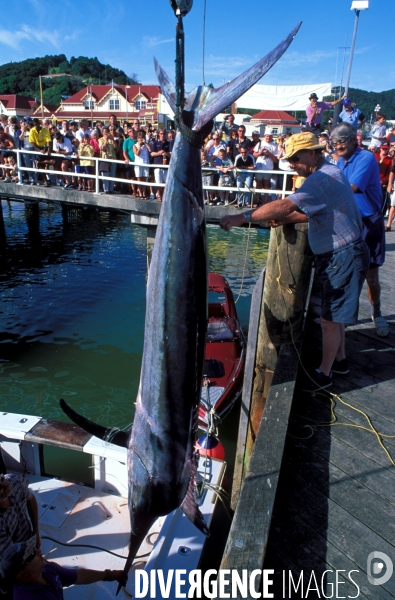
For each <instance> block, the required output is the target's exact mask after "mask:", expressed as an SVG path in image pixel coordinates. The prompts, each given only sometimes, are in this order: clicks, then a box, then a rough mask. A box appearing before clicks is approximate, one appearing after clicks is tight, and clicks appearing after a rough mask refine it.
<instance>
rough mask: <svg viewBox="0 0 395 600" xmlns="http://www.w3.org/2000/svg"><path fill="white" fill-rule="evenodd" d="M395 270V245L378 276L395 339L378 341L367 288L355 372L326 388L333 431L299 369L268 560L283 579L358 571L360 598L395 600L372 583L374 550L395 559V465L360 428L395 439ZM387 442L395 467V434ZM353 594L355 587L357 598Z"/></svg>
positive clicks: (351, 337)
mask: <svg viewBox="0 0 395 600" xmlns="http://www.w3.org/2000/svg"><path fill="white" fill-rule="evenodd" d="M394 239H395V237H394ZM394 268H395V244H391V248H390V250H388V248H387V259H386V263H385V265H384V266H383V267H382V268H381V269H380V280H381V284H382V303H381V306H382V312H383V315H384V316H385V318H386V319H387V320H388V322H389V324H390V333H389V335H388V336H387V337H385V338H379V337H378V336H377V334H376V332H375V328H374V325H373V323H372V320H371V317H370V305H369V302H368V300H367V295H366V289H364V290H363V291H362V294H361V301H360V311H359V321H358V323H357V324H356V325H354V326H352V327H348V328H347V329H346V349H347V352H348V356H349V363H350V368H351V372H350V374H349V375H347V376H343V377H341V376H336V377H334V380H333V386H332V387H331V388H330V390H328V391H330V392H333V393H334V394H336V395H337V396H338V397H337V398H336V397H334V399H335V401H336V406H335V413H336V416H337V419H338V420H337V423H336V425H334V426H328V425H327V424H328V423H329V422H330V421H331V420H332V415H331V411H330V395H329V393H323V394H317V395H316V396H315V397H314V398H313V397H312V396H311V395H310V394H306V393H305V392H303V385H302V383H303V377H304V376H303V373H302V370H301V368H299V375H298V380H297V382H296V385H295V393H294V398H293V405H292V411H291V415H290V420H289V431H288V433H289V435H288V436H287V439H286V445H285V449H284V457H283V464H282V468H281V473H280V477H279V482H278V492H277V495H276V500H275V505H274V508H273V513H272V522H271V528H270V533H269V538H268V540H267V541H266V542H265V544H266V549H267V550H266V553H265V557H264V563H263V566H264V568H270V567H271V566H272V565H274V567H272V568H275V573H276V574H277V578H278V577H280V573H281V572H282V570H284V569H285V570H287V569H291V570H292V572H293V573H296V574H297V573H300V572H302V571H303V570H309V569H311V568H314V565H316V568H317V572H318V573H320V572H323V571H324V570H325V569H335V570H336V569H345V570H346V571H348V570H350V569H352V568H354V569H357V570H358V571H359V573H358V575H357V578H356V579H355V580H356V581H357V583H358V585H359V586H360V594H359V595H358V597H363V598H364V597H366V598H372V599H374V600H376V599H377V600H389V599H390V598H395V576H392V577H391V578H390V579H389V580H388V582H386V583H385V584H383V585H381V586H375V585H372V584H371V583H369V581H368V579H367V559H368V555H369V554H370V552H372V551H374V550H377V551H380V552H384V553H385V554H387V555H388V556H389V557H390V558H391V559H392V561H393V562H395V542H394V540H395V535H394V534H395V467H394V466H393V465H392V464H391V461H390V459H389V458H388V456H387V455H386V454H385V452H384V450H383V449H382V447H381V446H380V444H379V442H378V440H377V438H376V436H375V435H373V434H372V433H370V432H368V431H365V430H363V429H362V427H369V426H368V423H367V420H366V417H365V416H364V414H363V413H366V415H368V416H369V417H370V418H371V420H372V422H373V424H374V426H375V427H376V428H377V430H378V431H379V432H382V433H387V434H389V435H394V436H395V293H394V288H395V283H394V276H393V273H394ZM316 291H317V286H316V284H315V285H314V286H313V297H312V298H311V301H310V307H309V315H308V318H307V325H306V331H305V335H304V341H303V351H302V362H303V364H304V365H306V366H312V365H315V366H317V364H319V360H320V355H321V331H320V326H319V322H317V321H318V320H317V316H318V315H319V308H320V300H319V298H318V297H317V295H316V293H315V292H316ZM341 400H343V401H344V402H345V403H349V404H350V405H351V406H352V407H354V409H356V410H353V409H352V408H350V407H349V406H347V405H346V404H343V403H342V402H341ZM351 426H353V427H351ZM355 426H357V427H359V428H356V427H355ZM383 443H384V445H385V447H386V448H387V449H388V451H389V452H390V455H391V456H392V457H393V459H394V460H395V437H394V438H383ZM344 589H345V588H344ZM355 593H356V592H355V588H354V592H350V595H355ZM346 595H347V593H343V596H346ZM275 597H277V596H275ZM279 597H280V596H279ZM290 597H295V598H296V597H300V595H297V594H294V595H292V594H291V595H290ZM317 597H318V596H317ZM322 597H323V596H322ZM334 597H335V596H334ZM339 597H341V596H339Z"/></svg>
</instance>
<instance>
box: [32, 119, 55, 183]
mask: <svg viewBox="0 0 395 600" xmlns="http://www.w3.org/2000/svg"><path fill="white" fill-rule="evenodd" d="M33 125H34V127H32V128H31V129H30V132H29V144H33V146H34V149H35V150H37V151H38V152H40V154H49V153H50V152H51V145H52V138H51V134H50V133H49V131H48V129H45V127H42V126H41V123H40V119H37V118H36V119H33ZM35 160H42V156H40V155H39V156H36V157H35ZM30 185H38V174H37V173H36V172H35V173H34V181H33V182H32V183H31V184H30Z"/></svg>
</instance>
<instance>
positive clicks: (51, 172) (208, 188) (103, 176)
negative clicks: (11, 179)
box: [0, 148, 295, 198]
mask: <svg viewBox="0 0 395 600" xmlns="http://www.w3.org/2000/svg"><path fill="white" fill-rule="evenodd" d="M9 152H10V153H11V152H12V153H14V154H16V156H17V167H18V179H19V181H18V183H19V184H20V185H23V181H22V174H23V173H43V174H44V175H46V176H49V177H52V176H61V177H64V176H66V177H70V176H72V177H80V178H82V179H94V181H95V190H94V191H95V193H96V194H99V193H100V181H104V180H105V181H112V182H114V183H124V184H128V185H136V186H142V187H155V188H164V187H165V186H166V183H156V182H155V181H138V180H137V179H127V178H123V177H111V176H109V175H108V174H107V172H103V171H99V163H103V162H106V163H111V164H115V165H122V166H123V167H128V166H131V167H143V168H146V169H161V170H166V169H168V168H169V165H157V164H141V163H136V162H132V161H130V162H128V163H126V162H125V161H124V160H113V159H109V158H105V159H104V158H100V157H97V156H81V157H79V156H78V155H77V154H60V153H57V152H56V153H45V154H44V153H43V154H42V160H48V159H67V160H70V161H71V160H74V161H76V160H79V159H81V160H89V161H92V162H94V173H91V174H88V173H76V172H75V171H70V170H69V171H62V170H57V169H38V168H36V167H27V166H25V164H24V161H23V158H22V157H23V155H24V154H28V155H33V156H34V157H35V158H34V160H36V161H38V160H39V159H38V157H40V153H39V152H37V150H27V149H25V148H20V149H16V148H13V149H10V151H9ZM0 168H3V169H13V168H14V167H13V166H11V165H5V164H3V165H0ZM202 172H203V175H204V174H205V173H206V174H212V173H215V172H216V169H215V167H214V166H211V167H202ZM260 172H261V173H262V172H264V173H265V174H270V175H273V176H277V175H282V176H283V180H282V185H281V188H275V189H265V188H262V189H258V188H257V187H254V184H255V180H254V182H253V187H252V188H248V187H247V186H244V187H243V188H238V187H237V186H236V185H235V186H227V187H223V186H222V187H220V186H218V185H203V190H204V192H215V193H216V192H234V193H235V192H236V193H237V192H241V191H242V192H243V193H248V192H252V193H255V194H269V195H270V194H272V195H276V196H277V195H281V196H282V197H283V198H285V196H287V195H289V194H291V193H292V192H291V191H289V190H288V189H287V188H288V187H289V185H288V177H293V176H294V175H295V172H294V171H283V170H275V169H272V170H265V171H260V170H259V169H255V170H254V171H251V170H249V169H248V170H247V169H237V171H236V173H248V174H250V175H251V174H254V173H255V174H256V173H260Z"/></svg>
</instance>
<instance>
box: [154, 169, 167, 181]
mask: <svg viewBox="0 0 395 600" xmlns="http://www.w3.org/2000/svg"><path fill="white" fill-rule="evenodd" d="M154 174H155V183H166V179H167V169H154Z"/></svg>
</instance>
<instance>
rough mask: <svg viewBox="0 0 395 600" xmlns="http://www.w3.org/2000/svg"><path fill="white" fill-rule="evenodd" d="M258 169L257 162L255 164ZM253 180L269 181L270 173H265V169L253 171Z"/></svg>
mask: <svg viewBox="0 0 395 600" xmlns="http://www.w3.org/2000/svg"><path fill="white" fill-rule="evenodd" d="M257 168H258V169H259V164H258V165H257ZM254 175H255V180H256V181H270V179H271V177H272V174H271V173H267V172H266V171H254Z"/></svg>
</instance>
